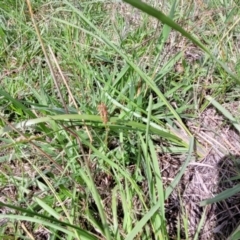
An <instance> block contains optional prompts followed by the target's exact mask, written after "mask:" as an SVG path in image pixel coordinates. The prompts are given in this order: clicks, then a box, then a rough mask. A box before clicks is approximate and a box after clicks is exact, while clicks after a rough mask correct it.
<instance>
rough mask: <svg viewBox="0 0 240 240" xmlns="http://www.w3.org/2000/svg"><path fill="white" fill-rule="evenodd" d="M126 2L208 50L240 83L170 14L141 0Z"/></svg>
mask: <svg viewBox="0 0 240 240" xmlns="http://www.w3.org/2000/svg"><path fill="white" fill-rule="evenodd" d="M123 1H124V2H126V3H129V4H130V5H132V6H133V7H136V8H138V9H140V10H141V11H143V12H145V13H147V14H148V15H150V16H153V17H155V18H157V19H158V20H159V21H161V22H162V23H163V24H167V25H168V26H170V27H171V28H172V29H174V30H176V31H178V32H180V33H181V34H182V35H183V36H184V37H186V38H188V39H189V40H191V41H192V42H193V43H194V44H196V45H197V46H198V47H200V48H201V49H202V50H203V51H204V52H206V53H207V54H208V55H209V56H210V57H211V58H212V59H214V61H216V62H217V63H218V64H219V65H220V66H221V67H222V68H223V69H224V70H225V71H226V72H227V73H228V74H229V75H230V76H231V77H232V78H233V79H234V80H235V81H237V82H238V83H239V84H240V79H239V78H238V77H237V76H236V75H234V74H233V73H232V72H231V71H230V70H229V69H228V67H227V66H226V65H225V64H224V63H223V62H221V61H220V60H218V59H217V58H216V57H215V56H214V55H213V54H212V53H211V52H210V51H209V50H208V48H206V47H205V46H204V45H203V44H202V43H201V42H200V41H199V40H198V39H196V38H195V37H193V36H192V35H191V34H190V33H188V32H187V31H186V30H184V29H183V28H182V27H181V26H180V25H178V24H177V23H175V22H174V21H173V20H172V19H171V18H169V17H168V16H166V15H165V14H164V13H163V12H161V11H160V10H157V9H155V8H153V7H151V6H150V5H148V4H146V3H144V2H142V1H139V0H123Z"/></svg>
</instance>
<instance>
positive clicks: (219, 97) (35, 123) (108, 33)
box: [0, 0, 240, 240]
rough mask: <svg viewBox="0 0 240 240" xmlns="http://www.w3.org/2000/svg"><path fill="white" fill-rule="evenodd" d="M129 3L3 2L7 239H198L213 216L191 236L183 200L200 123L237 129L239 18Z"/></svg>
mask: <svg viewBox="0 0 240 240" xmlns="http://www.w3.org/2000/svg"><path fill="white" fill-rule="evenodd" d="M125 2H126V3H112V2H108V3H107V2H101V1H91V2H89V1H85V2H81V3H78V2H76V1H63V2H62V1H41V0H40V1H36V2H34V3H31V4H30V1H26V2H23V1H3V4H2V6H1V7H0V11H1V14H0V42H1V44H0V62H1V64H0V81H1V86H2V87H1V89H0V109H1V121H0V126H1V128H0V135H1V142H0V149H1V152H2V154H1V156H0V187H1V192H2V194H1V197H0V205H1V214H0V225H1V229H0V235H1V236H2V237H3V238H5V239H10V238H12V239H37V238H39V237H40V238H41V239H48V237H49V239H119V240H120V239H128V240H130V239H203V237H202V238H201V236H202V235H201V234H202V233H201V229H202V228H203V226H204V222H205V219H206V212H207V209H208V206H206V207H203V208H202V210H201V217H200V218H199V219H198V220H196V222H197V226H196V227H195V228H194V231H193V232H191V229H192V226H191V223H190V222H189V218H193V216H189V214H191V213H190V212H188V210H187V205H186V203H185V202H184V201H185V200H184V196H183V195H184V194H183V193H184V191H182V189H181V186H182V184H183V183H182V181H183V179H184V178H185V177H184V176H186V174H187V173H188V172H190V167H189V166H190V165H191V164H202V159H204V158H206V156H208V153H209V146H207V145H206V144H205V143H204V142H203V141H201V139H200V138H199V136H198V135H197V134H196V133H195V132H194V130H193V129H195V128H201V122H200V121H199V119H200V116H201V115H202V114H204V113H205V110H206V109H209V108H210V107H211V106H212V107H214V108H216V109H217V110H218V111H219V113H221V114H222V116H224V118H225V120H226V121H227V124H228V126H233V127H234V128H235V129H236V132H237V131H239V129H240V128H239V122H238V120H237V119H238V112H237V113H234V116H233V113H232V112H231V111H229V110H227V109H226V107H225V106H226V104H229V103H231V102H234V101H235V100H236V99H235V98H236V97H235V96H237V95H238V94H239V87H238V84H239V69H238V67H237V66H238V65H239V52H238V44H239V27H238V24H237V23H238V22H239V17H238V13H239V6H237V3H236V2H234V1H227V2H226V1H220V0H215V1H211V2H208V3H205V2H204V1H199V4H197V3H196V2H197V1H196V2H192V3H191V4H188V5H186V4H183V2H182V1H169V2H168V3H162V6H161V11H162V12H160V11H159V10H157V9H158V7H157V6H159V3H158V2H157V1H156V2H154V1H152V2H151V4H150V3H149V4H150V5H151V6H154V7H157V8H156V9H155V8H153V7H150V6H148V5H146V4H144V3H142V2H139V1H134V0H127V1H125ZM127 3H130V4H131V5H132V6H131V5H129V4H127ZM137 8H138V9H140V10H141V11H139V10H137ZM144 12H145V13H144ZM163 12H164V13H165V14H164V13H163ZM219 33H221V34H219ZM189 123H195V126H194V128H192V127H191V126H190V124H189ZM222 151H225V150H224V149H222ZM230 153H231V151H230ZM224 154H225V155H227V154H229V152H224ZM164 159H167V160H164ZM172 160H174V161H177V162H178V163H177V164H176V165H175V164H174V166H172V165H173V164H171V161H172ZM172 167H173V168H172ZM166 170H167V172H168V176H166V175H165V173H166ZM232 189H234V193H238V192H239V191H238V190H236V189H237V187H233V188H232ZM232 189H229V190H226V191H224V192H223V193H222V195H221V194H220V195H219V196H220V197H219V198H218V196H217V197H215V198H213V199H211V200H206V199H200V200H201V201H202V200H204V201H203V202H202V203H201V204H202V206H205V205H206V204H210V203H212V202H214V201H215V199H217V201H220V200H221V201H222V200H223V197H222V196H224V199H226V198H228V197H230V195H231V193H232ZM173 196H179V199H180V200H179V203H178V204H179V205H178V210H179V212H180V214H178V216H175V220H176V223H174V224H175V225H174V224H173V223H172V224H173V225H174V226H172V225H171V219H172V217H173V216H174V214H175V213H174V211H173V212H171V211H172V210H171V204H172V201H173V200H172V199H173V198H174V197H173ZM173 209H174V208H173ZM216 227H217V226H216ZM234 227H235V228H236V231H235V232H234V231H233V236H234V237H235V236H237V234H239V233H238V230H237V229H238V228H237V225H236V226H234ZM225 237H227V236H225Z"/></svg>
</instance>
